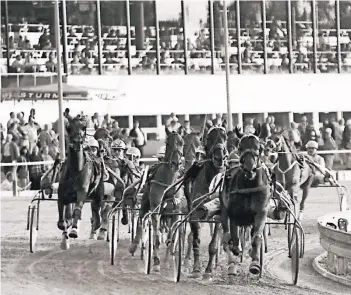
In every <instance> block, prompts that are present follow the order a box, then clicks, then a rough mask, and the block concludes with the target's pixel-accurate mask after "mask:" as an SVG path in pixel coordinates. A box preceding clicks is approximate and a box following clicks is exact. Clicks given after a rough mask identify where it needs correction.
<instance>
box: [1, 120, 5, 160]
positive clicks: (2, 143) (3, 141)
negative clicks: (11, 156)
mask: <svg viewBox="0 0 351 295" xmlns="http://www.w3.org/2000/svg"><path fill="white" fill-rule="evenodd" d="M4 132H5V128H4V127H3V126H2V123H0V148H1V150H2V149H3V146H4V143H5V135H4ZM0 157H1V155H0Z"/></svg>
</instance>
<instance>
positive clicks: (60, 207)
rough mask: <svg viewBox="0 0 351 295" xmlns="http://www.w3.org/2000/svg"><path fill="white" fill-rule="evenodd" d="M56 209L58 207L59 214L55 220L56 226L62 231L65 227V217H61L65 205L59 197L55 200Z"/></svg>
mask: <svg viewBox="0 0 351 295" xmlns="http://www.w3.org/2000/svg"><path fill="white" fill-rule="evenodd" d="M57 209H58V214H59V219H58V221H57V227H58V229H59V230H62V231H64V230H65V229H66V223H65V219H64V218H63V215H64V211H65V205H64V204H63V202H62V200H60V198H59V199H58V200H57Z"/></svg>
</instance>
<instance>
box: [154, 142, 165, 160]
mask: <svg viewBox="0 0 351 295" xmlns="http://www.w3.org/2000/svg"><path fill="white" fill-rule="evenodd" d="M165 155H166V146H165V145H163V146H161V147H160V148H159V149H158V151H157V154H156V157H157V158H163V157H164V156H165Z"/></svg>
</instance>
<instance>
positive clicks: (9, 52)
mask: <svg viewBox="0 0 351 295" xmlns="http://www.w3.org/2000/svg"><path fill="white" fill-rule="evenodd" d="M5 38H6V48H7V55H6V64H7V72H8V73H10V70H11V69H10V67H11V65H10V55H11V50H10V34H9V3H8V0H5Z"/></svg>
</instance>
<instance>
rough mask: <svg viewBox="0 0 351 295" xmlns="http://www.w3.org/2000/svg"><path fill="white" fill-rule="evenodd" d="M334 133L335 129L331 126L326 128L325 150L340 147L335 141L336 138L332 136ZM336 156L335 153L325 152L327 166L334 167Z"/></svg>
mask: <svg viewBox="0 0 351 295" xmlns="http://www.w3.org/2000/svg"><path fill="white" fill-rule="evenodd" d="M332 133H333V131H332V129H331V128H326V129H325V131H324V145H323V150H325V151H334V150H337V149H338V146H337V144H336V143H335V140H334V138H333V137H332ZM334 158H335V154H325V155H324V160H325V166H326V167H327V168H328V169H330V170H332V169H333V165H334Z"/></svg>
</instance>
